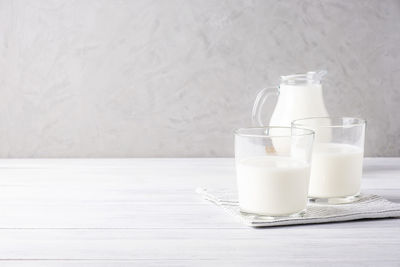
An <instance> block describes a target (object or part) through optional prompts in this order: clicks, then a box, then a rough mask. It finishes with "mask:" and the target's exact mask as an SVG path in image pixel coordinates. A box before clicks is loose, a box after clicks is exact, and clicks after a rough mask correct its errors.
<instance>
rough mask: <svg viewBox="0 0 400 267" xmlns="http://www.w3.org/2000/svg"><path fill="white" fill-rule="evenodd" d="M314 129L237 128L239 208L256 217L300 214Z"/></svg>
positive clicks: (302, 208)
mask: <svg viewBox="0 0 400 267" xmlns="http://www.w3.org/2000/svg"><path fill="white" fill-rule="evenodd" d="M313 139H314V132H313V131H312V130H309V129H301V128H296V127H257V128H241V129H237V130H236V131H235V161H236V173H237V187H238V194H239V205H240V210H241V212H243V213H246V214H254V215H257V216H267V217H279V216H297V215H301V214H302V213H304V211H305V209H306V205H307V194H308V185H309V178H310V159H311V152H312V145H313Z"/></svg>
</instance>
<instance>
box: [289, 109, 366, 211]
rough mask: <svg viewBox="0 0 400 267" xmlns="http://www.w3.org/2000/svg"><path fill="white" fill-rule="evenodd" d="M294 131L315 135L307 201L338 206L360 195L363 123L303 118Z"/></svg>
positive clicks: (358, 120)
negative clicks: (308, 199)
mask: <svg viewBox="0 0 400 267" xmlns="http://www.w3.org/2000/svg"><path fill="white" fill-rule="evenodd" d="M292 126H293V127H304V128H307V129H311V130H314V131H315V141H314V148H313V153H312V166H311V177H310V188H309V192H308V195H309V198H310V200H311V201H313V202H319V203H329V204H341V203H350V202H353V201H356V200H357V199H358V196H359V194H360V187H361V176H362V165H363V155H364V137H365V120H363V119H358V118H350V117H344V118H341V117H339V118H329V117H323V118H305V119H299V120H295V121H293V122H292Z"/></svg>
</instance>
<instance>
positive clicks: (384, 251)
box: [0, 224, 400, 262]
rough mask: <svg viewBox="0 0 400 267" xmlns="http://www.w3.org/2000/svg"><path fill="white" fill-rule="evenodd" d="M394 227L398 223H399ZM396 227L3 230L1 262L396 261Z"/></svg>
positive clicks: (397, 258) (397, 255)
mask: <svg viewBox="0 0 400 267" xmlns="http://www.w3.org/2000/svg"><path fill="white" fill-rule="evenodd" d="M397 226H398V224H397ZM399 229H400V228H399V227H397V229H395V228H384V229H382V228H380V227H375V228H368V229H358V228H351V230H349V229H347V230H346V229H342V228H340V227H337V228H336V229H334V228H330V230H329V231H327V230H326V229H322V228H319V227H291V228H290V227H286V228H270V229H264V230H254V229H172V230H171V229H148V230H143V229H134V230H132V229H120V230H110V229H108V230H104V229H99V230H94V229H89V230H85V229H82V230H63V229H57V230H45V229H43V230H38V229H33V230H27V229H25V230H1V231H0V235H1V237H2V238H1V242H0V251H1V256H0V257H1V259H3V260H19V259H20V260H29V259H30V260H32V259H37V260H39V259H48V260H51V259H53V260H55V259H75V260H113V259H114V260H115V259H121V260H150V259H153V260H204V259H214V260H223V259H230V260H232V261H235V260H238V261H240V260H243V259H253V260H257V261H260V262H261V261H265V262H268V261H272V262H279V261H283V260H289V261H294V260H296V259H299V258H301V259H303V260H305V261H307V260H319V261H323V260H331V261H332V260H334V259H336V258H337V256H338V255H340V259H338V260H341V261H345V260H346V261H349V262H351V261H353V260H354V259H357V260H362V261H368V260H375V259H377V258H380V259H382V261H383V262H384V260H387V261H400V254H399V253H398V252H399V247H400V240H399V238H398V235H399V231H400V230H399Z"/></svg>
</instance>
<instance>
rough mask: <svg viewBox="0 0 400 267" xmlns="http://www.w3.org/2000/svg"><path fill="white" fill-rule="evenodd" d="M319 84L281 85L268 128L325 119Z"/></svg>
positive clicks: (325, 113)
mask: <svg viewBox="0 0 400 267" xmlns="http://www.w3.org/2000/svg"><path fill="white" fill-rule="evenodd" d="M327 116H328V112H327V111H326V108H325V104H324V100H323V95H322V87H321V84H304V85H287V84H281V85H280V89H279V98H278V102H277V103H276V106H275V110H274V112H273V113H272V116H271V120H270V122H269V125H270V126H288V127H290V125H291V122H292V121H293V120H297V119H302V118H309V117H327Z"/></svg>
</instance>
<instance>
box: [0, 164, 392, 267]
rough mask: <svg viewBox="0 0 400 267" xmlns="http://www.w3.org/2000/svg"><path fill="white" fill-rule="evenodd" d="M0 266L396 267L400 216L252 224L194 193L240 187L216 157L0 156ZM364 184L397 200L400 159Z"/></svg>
mask: <svg viewBox="0 0 400 267" xmlns="http://www.w3.org/2000/svg"><path fill="white" fill-rule="evenodd" d="M0 177H1V179H0V265H1V266H33V265H37V266H127V265H139V266H204V265H213V266H214V265H218V266H253V265H255V266H258V265H260V266H266V264H267V263H270V264H275V265H292V264H296V265H297V266H309V265H315V266H321V265H325V266H326V265H328V266H331V265H332V266H333V265H334V266H336V265H337V264H347V265H354V264H361V265H368V266H382V265H390V266H391V265H393V266H400V219H381V220H361V221H353V222H342V223H329V224H318V225H302V226H287V227H274V228H263V229H253V228H249V227H247V226H244V225H242V224H240V223H239V222H238V221H236V220H235V219H234V218H233V217H229V216H227V215H226V214H225V213H224V212H223V211H222V210H221V209H219V208H218V207H216V206H214V205H212V204H210V203H208V202H206V201H204V200H202V199H201V198H200V197H199V196H198V195H196V194H195V188H196V187H209V188H234V186H235V170H234V161H233V159H230V158H218V159H210V158H205V159H33V160H32V159H22V160H21V159H3V160H0ZM362 190H363V192H368V193H374V194H379V195H382V196H384V197H386V198H388V199H390V200H392V201H395V202H400V158H367V159H365V162H364V175H363V185H362Z"/></svg>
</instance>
